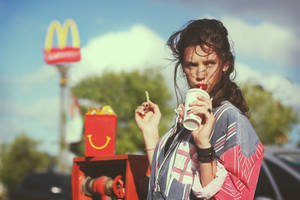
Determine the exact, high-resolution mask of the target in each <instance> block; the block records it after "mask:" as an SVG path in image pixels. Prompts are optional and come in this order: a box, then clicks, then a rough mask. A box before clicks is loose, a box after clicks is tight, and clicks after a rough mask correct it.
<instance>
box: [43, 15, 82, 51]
mask: <svg viewBox="0 0 300 200" xmlns="http://www.w3.org/2000/svg"><path fill="white" fill-rule="evenodd" d="M69 29H70V30H71V33H72V38H73V46H72V47H73V48H80V42H79V34H78V30H77V26H76V23H75V22H74V21H73V20H71V19H68V20H67V21H66V22H65V23H64V25H63V26H61V24H60V23H59V22H58V21H53V22H52V23H51V24H50V26H49V28H48V33H47V36H46V42H45V50H46V51H50V50H51V48H52V45H53V37H54V35H53V34H54V31H55V30H56V35H57V40H58V47H59V48H60V49H64V48H65V47H66V45H67V40H68V31H69Z"/></svg>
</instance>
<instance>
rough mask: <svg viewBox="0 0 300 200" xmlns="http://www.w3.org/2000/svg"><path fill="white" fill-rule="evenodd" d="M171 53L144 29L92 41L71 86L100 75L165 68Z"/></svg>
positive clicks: (76, 66) (74, 71)
mask: <svg viewBox="0 0 300 200" xmlns="http://www.w3.org/2000/svg"><path fill="white" fill-rule="evenodd" d="M165 58H168V52H167V49H166V46H165V41H164V40H163V39H162V38H161V37H160V36H159V35H157V34H156V33H155V32H153V31H152V30H150V29H149V28H147V27H146V26H144V25H134V26H133V27H131V28H130V29H129V30H128V31H123V32H117V33H107V34H105V35H101V36H99V37H97V38H94V39H92V40H91V41H90V42H89V43H88V44H87V46H85V47H84V48H82V60H81V61H80V62H79V63H75V64H73V67H72V68H71V73H70V82H71V84H75V83H77V82H78V81H80V80H81V79H83V78H85V77H87V76H91V75H99V74H101V72H103V70H111V71H121V70H124V71H125V70H126V71H128V70H132V69H143V68H147V67H156V66H158V65H162V66H165V65H166V63H167V61H165V60H164V59H165Z"/></svg>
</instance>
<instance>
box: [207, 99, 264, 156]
mask: <svg viewBox="0 0 300 200" xmlns="http://www.w3.org/2000/svg"><path fill="white" fill-rule="evenodd" d="M215 119H216V122H215V130H214V133H213V138H212V140H213V141H214V142H215V143H216V144H217V143H218V142H219V141H222V139H220V138H223V140H224V142H226V145H227V146H228V147H230V146H235V145H237V144H238V145H241V146H243V147H244V149H245V151H246V152H252V151H253V149H252V148H251V146H252V145H254V146H256V144H257V143H258V142H259V139H258V137H257V134H256V132H255V130H254V128H253V127H252V125H251V123H250V121H249V119H248V117H246V116H245V115H244V114H243V113H242V112H241V111H240V110H239V109H238V108H237V107H236V106H234V105H233V104H231V103H230V102H229V101H224V102H222V104H221V105H220V106H219V107H218V108H216V111H215ZM224 150H225V149H224Z"/></svg>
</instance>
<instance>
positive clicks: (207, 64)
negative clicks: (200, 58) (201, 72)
mask: <svg viewBox="0 0 300 200" xmlns="http://www.w3.org/2000/svg"><path fill="white" fill-rule="evenodd" d="M215 64H216V63H215V62H207V63H206V66H208V67H212V66H214V65H215Z"/></svg>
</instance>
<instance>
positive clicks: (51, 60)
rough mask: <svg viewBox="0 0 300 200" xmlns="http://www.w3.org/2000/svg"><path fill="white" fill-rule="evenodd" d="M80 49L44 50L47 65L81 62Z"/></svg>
mask: <svg viewBox="0 0 300 200" xmlns="http://www.w3.org/2000/svg"><path fill="white" fill-rule="evenodd" d="M80 58H81V56H80V48H74V47H66V48H63V49H60V48H52V49H51V50H50V51H47V50H44V59H45V61H46V63H47V64H58V63H70V62H78V61H80Z"/></svg>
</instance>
